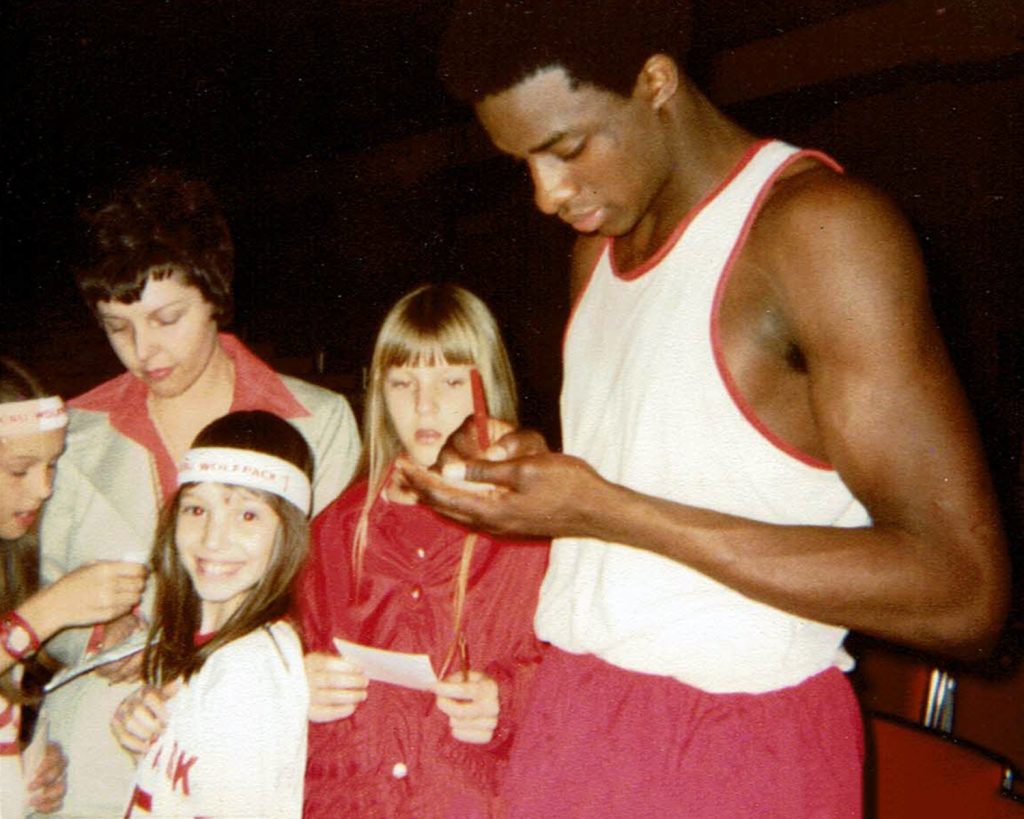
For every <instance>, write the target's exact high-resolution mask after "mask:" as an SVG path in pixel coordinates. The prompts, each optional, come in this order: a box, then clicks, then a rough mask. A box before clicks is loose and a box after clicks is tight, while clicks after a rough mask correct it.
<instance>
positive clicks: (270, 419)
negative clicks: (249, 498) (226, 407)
mask: <svg viewBox="0 0 1024 819" xmlns="http://www.w3.org/2000/svg"><path fill="white" fill-rule="evenodd" d="M193 447H230V448H234V449H249V450H254V451H256V452H264V453H266V454H269V455H275V456H277V457H278V458H282V459H284V460H286V461H289V462H291V463H293V464H295V465H296V466H297V467H298V468H299V469H301V470H303V471H304V472H305V473H306V477H307V478H308V477H310V476H311V475H312V472H313V458H312V455H311V453H310V451H309V447H308V445H307V444H306V442H305V440H304V439H303V438H302V435H301V434H300V433H299V432H298V431H297V430H296V429H295V428H294V427H293V426H291V424H289V423H288V422H287V421H284V420H282V419H281V418H278V417H277V416H276V415H272V414H271V413H269V412H259V411H256V412H233V413H231V414H229V415H225V416H224V417H223V418H219V419H218V420H216V421H214V422H213V423H211V424H210V425H209V426H207V427H206V428H205V429H204V430H203V431H202V432H200V433H199V435H198V436H197V437H196V440H195V442H194V443H193ZM184 488H185V487H181V488H180V489H179V490H178V492H177V493H175V495H174V498H172V499H171V501H170V502H169V503H168V504H167V506H165V507H164V509H163V511H162V512H161V514H160V520H159V523H158V524H157V532H156V537H155V541H154V545H153V553H152V558H151V560H152V566H151V568H152V570H153V575H154V577H155V578H156V603H155V606H154V613H153V614H154V616H153V624H152V625H151V626H150V631H149V645H148V647H147V648H146V652H145V655H144V656H143V676H144V679H145V681H146V682H147V683H149V684H150V685H163V684H164V683H167V682H170V681H172V680H174V679H177V678H178V677H181V678H182V679H184V680H185V681H188V679H189V678H190V677H191V676H192V675H193V674H195V673H197V672H198V671H199V669H201V668H202V667H203V663H205V662H206V660H207V658H209V656H210V655H211V654H213V653H214V652H215V651H216V650H217V649H219V648H222V647H224V646H225V645H227V644H228V643H230V642H232V641H233V640H237V639H238V638H239V637H244V636H245V635H246V634H248V633H249V632H251V631H255V630H256V629H258V628H260V627H262V626H264V625H267V624H269V623H272V622H273V621H274V620H279V619H281V618H283V617H284V616H285V615H286V614H287V613H288V610H289V609H290V608H291V594H292V585H293V582H294V580H295V577H296V575H297V574H298V572H299V569H300V568H301V566H302V563H303V561H304V560H305V559H306V552H307V550H308V546H309V519H308V517H307V515H306V514H305V512H303V511H301V510H300V509H298V508H297V507H296V506H294V505H293V504H291V503H290V502H289V501H286V500H285V499H284V498H282V497H280V496H278V495H274V494H272V493H270V492H263V491H261V490H256V489H244V488H241V487H239V491H242V492H251V493H252V494H254V495H257V496H258V497H259V498H260V499H261V500H262V501H264V502H265V503H267V504H268V505H269V506H270V508H271V509H273V510H274V513H275V514H276V515H277V518H278V528H277V534H276V536H275V538H274V546H273V551H272V552H271V557H270V562H269V563H268V565H267V570H266V572H265V573H264V575H263V577H262V579H261V580H260V582H259V583H257V584H256V586H255V587H254V588H253V589H252V590H251V591H250V592H249V593H248V595H247V596H246V598H245V600H244V601H243V602H242V605H241V606H239V608H238V610H237V611H236V612H235V613H234V614H232V615H231V617H230V618H229V619H228V621H227V623H225V624H224V626H223V628H221V629H220V630H219V631H218V632H217V633H216V634H215V635H214V636H213V638H212V639H210V640H209V641H207V642H205V643H204V644H203V645H200V646H197V645H196V644H195V636H196V633H197V632H198V630H199V627H200V621H201V612H202V601H201V600H200V599H199V596H198V595H197V594H196V592H195V588H194V587H193V586H192V579H191V578H190V577H189V575H188V572H187V571H186V570H185V567H184V566H183V565H182V562H181V560H180V559H179V557H178V550H177V548H176V547H175V534H176V531H177V521H178V513H179V506H180V498H181V493H182V490H183V489H184Z"/></svg>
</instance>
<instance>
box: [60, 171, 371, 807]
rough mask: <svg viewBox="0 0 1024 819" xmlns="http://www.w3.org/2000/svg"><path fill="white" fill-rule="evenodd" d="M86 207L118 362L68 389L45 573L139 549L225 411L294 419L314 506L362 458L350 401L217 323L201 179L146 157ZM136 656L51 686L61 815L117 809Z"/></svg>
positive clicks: (223, 273) (67, 649) (145, 609)
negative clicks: (116, 724)
mask: <svg viewBox="0 0 1024 819" xmlns="http://www.w3.org/2000/svg"><path fill="white" fill-rule="evenodd" d="M85 218H86V222H87V226H88V230H87V232H86V235H85V236H84V237H83V238H85V239H86V240H87V241H86V242H85V243H84V244H85V245H86V247H85V248H84V252H83V254H82V257H81V259H80V264H79V266H78V268H77V270H76V278H77V281H78V286H79V290H80V291H81V294H82V296H83V298H84V300H85V302H86V303H87V305H88V307H89V308H90V309H91V310H92V312H93V314H94V315H95V317H96V319H97V321H98V322H99V325H100V327H101V328H102V329H103V331H104V333H105V334H106V337H107V340H108V341H109V342H110V346H111V349H112V350H113V352H114V353H115V354H116V355H117V357H118V359H119V360H120V361H121V363H122V364H123V365H124V367H125V370H126V372H124V373H122V374H121V375H118V376H117V377H115V378H113V379H111V380H109V381H107V382H105V383H103V384H100V385H99V386H97V387H95V388H93V389H92V390H90V391H89V392H87V393H85V394H84V395H81V396H79V397H78V398H75V399H73V400H72V401H70V402H69V403H70V412H69V416H70V424H69V426H68V453H67V456H66V457H65V458H64V460H63V461H62V463H61V469H60V473H59V474H58V475H57V480H56V482H55V484H54V490H53V498H52V499H51V501H50V503H49V504H48V506H47V509H46V514H45V515H44V516H43V520H42V522H41V533H42V536H41V543H42V548H43V558H44V559H43V570H44V577H45V578H46V579H48V580H54V579H56V578H57V577H60V576H61V575H62V574H64V573H66V572H68V571H71V570H73V569H74V568H76V567H77V566H79V565H81V564H82V563H84V562H88V561H92V560H97V559H101V558H121V557H124V556H125V555H145V554H146V553H148V551H149V548H150V546H151V545H152V540H153V531H154V528H155V526H156V522H157V516H158V513H159V510H160V509H161V508H162V507H163V506H164V505H165V504H166V503H167V501H168V500H170V498H171V496H173V495H174V493H175V491H176V489H177V487H176V485H175V480H176V477H177V466H178V464H179V463H180V462H181V458H182V456H183V455H184V453H185V451H186V450H187V449H188V448H189V446H190V445H191V443H192V441H193V440H194V439H195V437H196V435H197V434H198V433H199V431H200V430H201V429H203V428H204V427H205V426H206V425H207V424H209V423H210V422H211V421H213V420H214V419H216V418H219V417H221V416H223V415H226V414H227V413H228V412H232V411H237V410H265V411H267V412H272V413H273V414H274V415H277V416H280V417H281V418H284V419H285V420H287V421H289V422H290V423H293V424H294V425H295V427H296V429H298V430H299V432H301V433H302V435H303V437H304V438H305V439H306V441H307V442H308V443H309V445H310V448H311V449H312V450H313V453H314V455H315V458H316V466H315V470H314V475H313V481H312V484H313V508H314V511H316V510H319V509H322V508H323V507H324V506H326V505H327V503H329V502H330V501H332V500H333V499H334V498H336V497H337V496H338V493H339V492H341V490H342V489H343V488H344V487H345V486H346V485H347V484H348V482H349V480H350V478H351V477H352V474H353V471H354V469H355V465H356V460H357V458H358V456H359V440H358V433H357V429H356V425H355V419H354V417H353V415H352V411H351V410H350V409H349V406H348V404H347V402H346V401H345V399H344V398H343V397H342V396H340V395H337V394H335V393H333V392H329V391H328V390H325V389H322V388H320V387H317V386H314V385H312V384H307V383H306V382H304V381H300V380H298V379H295V378H290V377H287V376H283V375H279V374H277V373H275V372H274V371H273V370H272V369H271V368H270V367H269V366H267V364H266V363H264V362H263V361H261V360H260V359H259V358H257V357H256V356H255V355H254V354H253V353H252V352H250V351H249V350H248V349H247V348H246V347H245V345H244V344H242V342H241V341H239V339H238V338H236V337H235V336H234V335H232V334H231V333H229V332H226V330H227V327H228V326H229V324H230V321H231V316H232V308H233V298H232V281H233V277H234V245H233V242H232V239H231V234H230V231H229V228H228V223H227V220H226V218H225V215H224V213H223V212H222V210H221V208H220V206H219V204H218V203H217V200H216V198H215V196H214V194H213V191H212V190H211V188H210V186H209V185H207V184H206V183H205V182H203V181H201V180H197V179H191V178H188V177H186V176H184V175H183V174H181V173H178V172H173V171H170V170H165V169H155V170H149V171H146V172H144V173H141V174H139V175H138V176H137V177H135V178H133V179H131V180H129V181H128V182H127V184H125V185H124V186H122V187H119V188H118V189H116V190H115V191H114V192H113V193H112V194H111V195H110V196H109V197H107V198H105V199H104V200H103V201H100V202H98V203H97V205H96V207H94V208H92V209H90V211H89V212H88V213H87V214H85ZM283 330H284V332H285V333H286V332H287V328H283ZM151 604H152V594H151V593H147V594H146V595H145V597H144V599H143V603H142V605H141V606H140V607H139V610H138V612H137V614H138V616H137V617H123V618H121V619H120V620H119V621H117V622H115V623H111V624H107V625H105V626H103V628H102V629H95V630H93V631H92V632H91V633H89V632H87V631H86V630H84V629H76V630H74V631H72V632H68V633H65V634H64V635H61V637H60V638H58V640H57V641H56V643H55V645H54V646H52V653H53V654H55V656H58V657H59V659H61V660H63V661H65V662H77V661H78V660H79V659H80V658H82V657H83V656H86V657H88V656H91V655H92V653H93V651H94V650H95V649H97V648H103V649H108V648H111V647H112V646H116V645H118V644H119V643H122V642H123V641H125V640H126V639H127V638H129V636H131V635H132V634H134V633H135V632H140V633H141V632H142V630H143V629H144V628H146V626H148V620H147V618H149V616H150V613H151ZM143 620H147V622H142V621H143ZM137 658H138V655H137V654H136V655H134V660H135V661H134V662H133V659H125V660H120V661H117V662H112V663H108V664H106V665H104V666H101V667H100V668H98V669H97V670H95V671H93V672H91V673H89V674H83V675H82V676H80V677H78V678H77V679H75V680H72V681H71V682H70V683H68V684H67V685H65V686H63V687H62V688H60V689H58V690H56V691H54V692H53V693H52V694H50V695H48V696H47V698H46V706H45V708H46V711H47V712H48V713H49V714H50V719H51V725H52V726H53V729H54V734H55V737H56V738H58V739H60V741H61V743H62V745H63V746H64V751H65V753H66V754H67V756H68V773H67V780H68V791H67V796H66V799H65V806H64V810H65V812H66V813H67V814H68V815H70V816H112V815H115V814H119V813H120V812H121V811H122V810H123V808H124V804H125V800H126V799H127V798H128V795H129V793H130V791H131V782H132V776H133V774H134V771H133V768H132V766H131V765H130V764H129V763H130V760H128V758H127V757H126V756H125V754H124V753H122V751H121V749H120V748H119V747H118V745H117V743H116V742H115V741H114V739H113V737H111V735H110V730H109V727H108V726H109V724H110V718H111V716H113V713H114V709H115V708H116V707H117V706H118V704H119V703H120V702H121V701H122V700H123V699H124V698H125V697H126V696H127V695H128V694H130V693H131V692H132V691H133V690H134V689H135V687H136V686H137V684H138V678H139V677H138V674H139V668H138V663H137ZM111 683H115V684H113V685H112V684H111Z"/></svg>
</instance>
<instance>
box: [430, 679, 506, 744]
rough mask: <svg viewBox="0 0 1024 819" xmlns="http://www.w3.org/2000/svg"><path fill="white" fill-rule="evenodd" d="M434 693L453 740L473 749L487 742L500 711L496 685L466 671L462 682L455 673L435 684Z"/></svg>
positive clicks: (490, 680)
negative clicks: (469, 744)
mask: <svg viewBox="0 0 1024 819" xmlns="http://www.w3.org/2000/svg"><path fill="white" fill-rule="evenodd" d="M434 693H435V694H436V695H437V707H438V708H439V709H441V711H442V712H443V713H444V714H446V715H447V716H448V724H449V725H450V726H451V730H452V736H453V737H454V738H455V739H457V740H459V741H460V742H468V743H472V744H474V745H485V744H487V743H488V742H490V741H491V738H492V737H493V736H494V729H495V728H497V727H498V714H499V713H500V711H501V705H500V702H499V700H498V683H497V682H495V681H494V680H493V679H491V678H490V677H488V676H487V675H486V674H483V673H481V672H479V671H470V672H468V674H466V675H465V678H464V676H463V674H462V673H461V672H457V673H454V674H451V675H450V676H448V677H447V678H446V679H445V680H444V681H443V682H439V683H438V684H437V686H436V687H435V688H434Z"/></svg>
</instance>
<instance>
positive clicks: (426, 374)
mask: <svg viewBox="0 0 1024 819" xmlns="http://www.w3.org/2000/svg"><path fill="white" fill-rule="evenodd" d="M470 369H471V368H470V367H469V366H467V365H449V364H443V363H442V364H436V365H430V366H422V367H420V366H417V367H391V368H389V369H388V371H387V372H386V373H385V374H384V404H385V406H386V407H387V411H388V417H389V418H390V419H391V424H392V426H393V427H394V430H395V433H396V434H397V435H398V439H399V441H401V443H402V447H403V448H404V449H405V452H406V454H407V455H408V456H409V457H410V458H412V459H413V460H414V461H415V462H416V463H418V464H420V465H421V466H431V465H432V464H433V463H434V461H436V460H437V455H438V453H439V452H440V451H441V447H442V446H444V442H445V441H447V440H448V436H449V435H451V434H452V433H453V432H455V430H456V429H458V428H459V426H460V425H461V424H462V422H463V421H465V420H466V417H467V416H469V415H472V414H473V389H472V386H471V383H470V376H469V372H470Z"/></svg>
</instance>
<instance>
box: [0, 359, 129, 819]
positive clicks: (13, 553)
mask: <svg viewBox="0 0 1024 819" xmlns="http://www.w3.org/2000/svg"><path fill="white" fill-rule="evenodd" d="M65 426H67V415H66V413H65V411H64V403H63V402H62V401H61V399H60V398H58V397H57V396H51V395H47V393H46V392H45V391H44V390H43V389H42V388H41V387H40V386H39V384H38V382H37V381H36V380H35V379H34V378H32V377H31V376H30V375H29V374H28V373H27V372H26V371H25V370H24V369H22V368H21V367H20V366H18V365H17V364H15V363H14V362H13V361H10V360H8V359H5V358H0V549H2V558H3V559H2V560H0V816H4V817H7V816H10V817H12V818H13V817H20V816H22V815H24V813H25V812H26V810H28V809H33V810H36V811H39V812H41V813H49V812H52V811H54V810H56V809H58V808H59V807H60V805H61V802H62V801H63V797H64V788H65V785H64V768H65V764H66V763H65V760H64V757H63V755H62V754H61V751H60V748H59V746H58V745H57V744H56V743H48V744H47V745H46V749H45V751H44V752H43V755H42V757H41V759H34V758H33V759H29V758H28V757H27V756H26V758H25V759H24V760H22V758H21V745H20V742H19V733H20V729H21V705H22V704H23V703H25V702H26V701H27V700H29V699H30V698H29V697H28V696H26V694H25V693H24V692H23V691H22V690H21V687H20V681H21V676H22V672H23V669H24V668H25V667H26V666H30V665H31V664H32V663H33V662H34V661H35V659H36V657H35V656H34V655H36V653H37V652H39V650H40V648H41V646H42V644H43V643H44V642H46V640H47V639H49V638H50V637H51V636H53V635H54V634H56V633H57V632H58V631H61V630H62V629H65V628H67V627H69V626H78V625H87V624H91V623H95V622H101V621H104V620H110V619H111V618H113V617H117V616H119V615H121V614H123V613H124V612H126V611H128V610H130V609H131V608H132V607H133V606H134V605H135V604H136V603H138V601H139V597H140V596H141V594H142V588H143V584H144V583H145V575H146V573H145V569H144V568H143V567H142V566H141V565H139V564H138V563H113V562H104V563H93V564H90V565H88V566H83V567H82V568H80V569H78V570H76V571H74V572H71V573H70V574H67V575H65V576H64V577H63V578H61V579H60V580H59V581H58V582H56V583H54V584H53V585H52V586H49V587H48V588H45V589H42V590H40V589H39V549H38V543H37V541H36V537H35V521H36V518H37V517H38V515H39V511H40V509H41V508H42V505H43V503H44V502H45V501H46V499H47V498H48V497H49V495H50V489H51V486H52V482H53V472H54V467H55V465H56V462H57V458H58V457H59V456H60V454H61V452H62V451H63V449H64V427H65ZM40 730H45V729H40ZM40 742H42V743H44V744H45V737H41V738H40ZM39 747H42V745H40V746H39ZM29 767H31V768H32V770H28V768H29ZM23 780H24V781H23Z"/></svg>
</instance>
